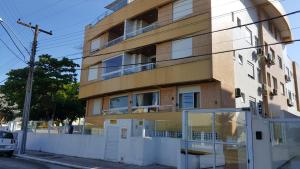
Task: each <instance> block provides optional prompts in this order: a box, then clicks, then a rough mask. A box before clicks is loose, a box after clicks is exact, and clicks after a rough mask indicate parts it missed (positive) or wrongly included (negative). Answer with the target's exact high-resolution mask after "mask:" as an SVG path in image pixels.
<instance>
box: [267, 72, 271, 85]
mask: <svg viewBox="0 0 300 169" xmlns="http://www.w3.org/2000/svg"><path fill="white" fill-rule="evenodd" d="M267 80H268V86H269V87H271V75H270V73H267Z"/></svg>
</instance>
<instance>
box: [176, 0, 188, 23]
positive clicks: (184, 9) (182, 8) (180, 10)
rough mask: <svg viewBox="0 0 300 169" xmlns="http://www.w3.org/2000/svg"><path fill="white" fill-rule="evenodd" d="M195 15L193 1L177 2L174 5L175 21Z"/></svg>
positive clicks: (182, 0)
mask: <svg viewBox="0 0 300 169" xmlns="http://www.w3.org/2000/svg"><path fill="white" fill-rule="evenodd" d="M191 14H193V0H176V1H175V2H174V3H173V21H176V20H178V19H181V18H184V17H186V16H188V15H191Z"/></svg>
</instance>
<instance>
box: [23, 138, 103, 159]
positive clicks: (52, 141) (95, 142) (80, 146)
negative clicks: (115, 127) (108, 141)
mask: <svg viewBox="0 0 300 169" xmlns="http://www.w3.org/2000/svg"><path fill="white" fill-rule="evenodd" d="M26 146H27V149H29V150H36V151H43V152H49V153H55V154H63V155H69V156H74V157H84V158H92V159H104V137H103V136H96V135H68V134H42V133H39V134H34V133H28V136H27V145H26Z"/></svg>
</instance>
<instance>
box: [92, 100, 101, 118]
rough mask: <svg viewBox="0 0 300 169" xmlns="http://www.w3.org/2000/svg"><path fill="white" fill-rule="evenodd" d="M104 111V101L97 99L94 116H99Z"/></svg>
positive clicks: (94, 102) (94, 104)
mask: <svg viewBox="0 0 300 169" xmlns="http://www.w3.org/2000/svg"><path fill="white" fill-rule="evenodd" d="M101 111H102V99H95V100H94V101H93V112H92V113H93V115H99V114H101Z"/></svg>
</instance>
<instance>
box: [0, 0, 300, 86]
mask: <svg viewBox="0 0 300 169" xmlns="http://www.w3.org/2000/svg"><path fill="white" fill-rule="evenodd" d="M112 1H113V0H1V4H0V18H2V19H3V20H4V21H5V23H6V24H8V25H9V27H10V28H11V29H12V30H13V31H14V33H15V34H16V35H17V36H18V37H19V39H20V40H21V41H22V42H23V44H24V46H25V47H26V48H27V49H30V48H31V41H32V39H33V32H32V31H31V30H30V29H28V28H26V27H24V26H21V25H19V24H17V23H16V21H17V20H18V19H19V18H20V19H21V20H22V21H23V22H25V23H29V22H31V23H32V25H35V24H38V25H39V26H40V28H42V29H44V30H47V31H50V30H52V31H53V36H49V35H46V34H43V33H40V35H39V44H38V52H37V56H38V55H41V54H50V55H52V56H53V57H58V58H59V57H62V56H67V57H68V58H77V57H81V56H82V55H81V54H80V52H82V43H83V35H84V27H85V26H86V25H88V24H89V23H92V22H94V21H95V20H96V19H97V17H99V16H100V15H102V14H103V13H104V12H105V8H104V7H105V6H106V5H107V4H109V3H110V2H112ZM281 3H282V5H283V6H284V8H285V10H286V12H287V13H288V12H292V11H296V10H300V1H299V0H281ZM289 20H290V23H291V27H292V28H299V27H300V22H299V21H300V14H297V15H292V16H290V17H289ZM293 35H294V39H300V29H293ZM0 40H3V41H4V42H5V43H6V44H7V45H8V46H9V47H10V48H11V49H12V50H13V51H14V52H15V53H16V54H18V55H20V54H19V53H18V51H17V49H16V48H14V46H13V44H12V42H11V41H10V39H9V38H8V36H7V34H6V33H5V31H4V30H3V29H2V28H0ZM299 48H300V42H298V43H294V44H291V45H289V46H288V55H289V57H290V58H291V59H293V60H295V61H297V62H298V63H299V64H300V54H299ZM23 53H24V54H26V53H25V50H23ZM74 53H76V55H71V54H74ZM25 57H26V59H27V60H29V55H28V54H27V55H25ZM76 62H77V63H78V64H80V63H81V61H80V60H76ZM25 66H26V65H25V64H24V63H23V62H22V61H21V60H20V59H18V58H17V57H16V56H14V55H13V54H11V52H10V51H9V50H8V49H7V48H6V47H5V45H3V44H2V43H1V42H0V82H1V81H2V80H4V79H6V77H7V76H6V73H7V72H9V71H10V70H11V69H17V68H21V67H25ZM78 73H79V72H78ZM0 84H1V83H0Z"/></svg>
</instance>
